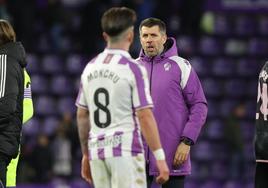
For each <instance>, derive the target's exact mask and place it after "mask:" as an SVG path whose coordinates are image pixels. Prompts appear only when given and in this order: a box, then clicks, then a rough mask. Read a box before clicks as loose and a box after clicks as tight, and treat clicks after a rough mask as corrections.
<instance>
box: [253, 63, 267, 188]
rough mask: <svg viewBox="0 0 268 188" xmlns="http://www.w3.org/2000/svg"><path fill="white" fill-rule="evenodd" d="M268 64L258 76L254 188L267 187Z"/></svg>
mask: <svg viewBox="0 0 268 188" xmlns="http://www.w3.org/2000/svg"><path fill="white" fill-rule="evenodd" d="M267 85H268V62H266V63H265V65H264V66H263V68H262V70H261V72H260V74H259V83H258V97H257V111H256V128H255V129H256V131H255V155H256V174H255V188H266V187H268V178H267V173H268V122H267V119H268V116H267V115H268V108H267V107H268V94H267V93H268V87H267Z"/></svg>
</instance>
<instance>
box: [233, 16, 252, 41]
mask: <svg viewBox="0 0 268 188" xmlns="http://www.w3.org/2000/svg"><path fill="white" fill-rule="evenodd" d="M254 22H255V21H254V20H252V18H251V17H250V16H237V17H236V18H235V26H234V27H235V33H236V34H237V35H244V36H251V35H254V34H255V30H256V24H255V23H254Z"/></svg>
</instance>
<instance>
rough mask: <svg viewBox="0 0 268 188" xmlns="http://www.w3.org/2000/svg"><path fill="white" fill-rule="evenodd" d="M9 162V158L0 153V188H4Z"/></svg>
mask: <svg viewBox="0 0 268 188" xmlns="http://www.w3.org/2000/svg"><path fill="white" fill-rule="evenodd" d="M10 161H11V157H9V156H7V155H5V154H3V153H0V188H3V187H6V173H7V166H8V164H9V163H10Z"/></svg>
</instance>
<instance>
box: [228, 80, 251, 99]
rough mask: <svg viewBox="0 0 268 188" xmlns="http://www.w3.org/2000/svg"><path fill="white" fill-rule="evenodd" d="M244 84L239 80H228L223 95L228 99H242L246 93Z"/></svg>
mask: <svg viewBox="0 0 268 188" xmlns="http://www.w3.org/2000/svg"><path fill="white" fill-rule="evenodd" d="M245 91H246V82H245V81H243V80H239V79H230V80H229V81H228V82H226V83H225V94H226V95H227V96H229V97H242V96H245V95H246V93H245Z"/></svg>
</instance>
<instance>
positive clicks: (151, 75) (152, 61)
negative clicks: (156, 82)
mask: <svg viewBox="0 0 268 188" xmlns="http://www.w3.org/2000/svg"><path fill="white" fill-rule="evenodd" d="M150 63H151V74H150V94H152V82H153V69H154V60H153V58H152V59H151V62H150Z"/></svg>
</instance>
